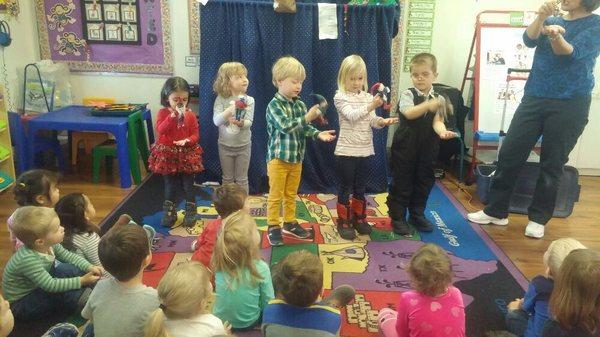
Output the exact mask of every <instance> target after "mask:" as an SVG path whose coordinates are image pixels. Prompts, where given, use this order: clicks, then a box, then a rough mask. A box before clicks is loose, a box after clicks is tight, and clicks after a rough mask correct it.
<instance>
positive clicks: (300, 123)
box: [266, 93, 320, 163]
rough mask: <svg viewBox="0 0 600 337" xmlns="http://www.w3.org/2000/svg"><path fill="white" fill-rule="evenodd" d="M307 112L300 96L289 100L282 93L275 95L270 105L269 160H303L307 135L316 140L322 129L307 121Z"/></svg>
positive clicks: (268, 120)
mask: <svg viewBox="0 0 600 337" xmlns="http://www.w3.org/2000/svg"><path fill="white" fill-rule="evenodd" d="M305 114H306V105H305V104H304V102H302V101H301V100H300V98H294V99H292V100H291V101H289V100H287V99H286V98H285V97H283V96H282V95H281V94H280V93H276V94H275V97H273V99H272V100H271V102H269V105H268V106H267V116H266V119H267V133H268V135H269V146H268V150H267V162H269V161H271V160H272V159H275V158H277V159H281V160H283V161H285V162H287V163H301V162H302V160H304V152H305V151H306V139H305V138H306V137H311V138H313V139H316V138H317V136H318V134H319V132H320V131H319V130H317V129H316V128H314V127H313V126H312V125H310V124H308V123H307V122H306V119H305V118H304V115H305Z"/></svg>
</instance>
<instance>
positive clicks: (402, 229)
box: [392, 218, 412, 236]
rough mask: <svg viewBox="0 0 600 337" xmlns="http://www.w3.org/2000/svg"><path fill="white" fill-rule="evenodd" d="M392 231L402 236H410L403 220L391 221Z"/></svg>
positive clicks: (410, 232) (410, 233)
mask: <svg viewBox="0 0 600 337" xmlns="http://www.w3.org/2000/svg"><path fill="white" fill-rule="evenodd" d="M392 230H393V231H394V233H396V234H398V235H402V236H412V231H411V230H410V226H409V225H408V222H406V219H405V218H400V219H392Z"/></svg>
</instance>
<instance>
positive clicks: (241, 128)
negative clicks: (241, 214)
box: [213, 62, 254, 193]
mask: <svg viewBox="0 0 600 337" xmlns="http://www.w3.org/2000/svg"><path fill="white" fill-rule="evenodd" d="M213 90H214V91H215V93H217V98H216V99H215V104H214V108H213V112H214V115H213V121H214V123H215V125H216V126H218V127H219V159H220V161H221V171H222V172H223V185H224V184H228V183H236V184H238V185H240V186H242V187H243V188H244V189H245V190H246V193H248V166H249V165H250V151H251V149H252V143H251V142H252V134H251V132H250V127H251V126H252V119H253V117H254V98H252V97H251V96H248V95H247V94H246V92H247V90H248V70H246V67H244V65H243V64H241V63H239V62H226V63H223V64H222V65H221V67H219V72H218V73H217V78H216V79H215V83H214V84H213ZM239 104H242V105H245V107H242V106H240V107H237V105H239Z"/></svg>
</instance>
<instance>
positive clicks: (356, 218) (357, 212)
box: [351, 198, 372, 235]
mask: <svg viewBox="0 0 600 337" xmlns="http://www.w3.org/2000/svg"><path fill="white" fill-rule="evenodd" d="M351 207H352V226H353V227H354V229H356V231H357V232H358V234H363V235H364V234H371V231H372V229H371V225H369V223H368V222H367V202H366V201H365V200H360V199H356V198H352V203H351Z"/></svg>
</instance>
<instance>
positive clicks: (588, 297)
mask: <svg viewBox="0 0 600 337" xmlns="http://www.w3.org/2000/svg"><path fill="white" fill-rule="evenodd" d="M598 280H600V252H598V251H594V250H591V249H576V250H573V251H572V252H571V253H570V254H569V255H568V256H567V257H566V258H565V260H564V261H563V264H562V265H561V266H560V270H559V271H558V275H557V276H556V281H555V283H554V290H553V291H552V295H551V296H550V312H551V313H552V315H553V317H554V318H555V319H556V321H558V323H559V324H560V326H561V327H562V328H563V329H566V330H572V329H574V328H580V329H582V330H584V331H585V332H586V333H587V334H589V335H594V334H596V333H598V331H599V329H600V287H599V286H598Z"/></svg>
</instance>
